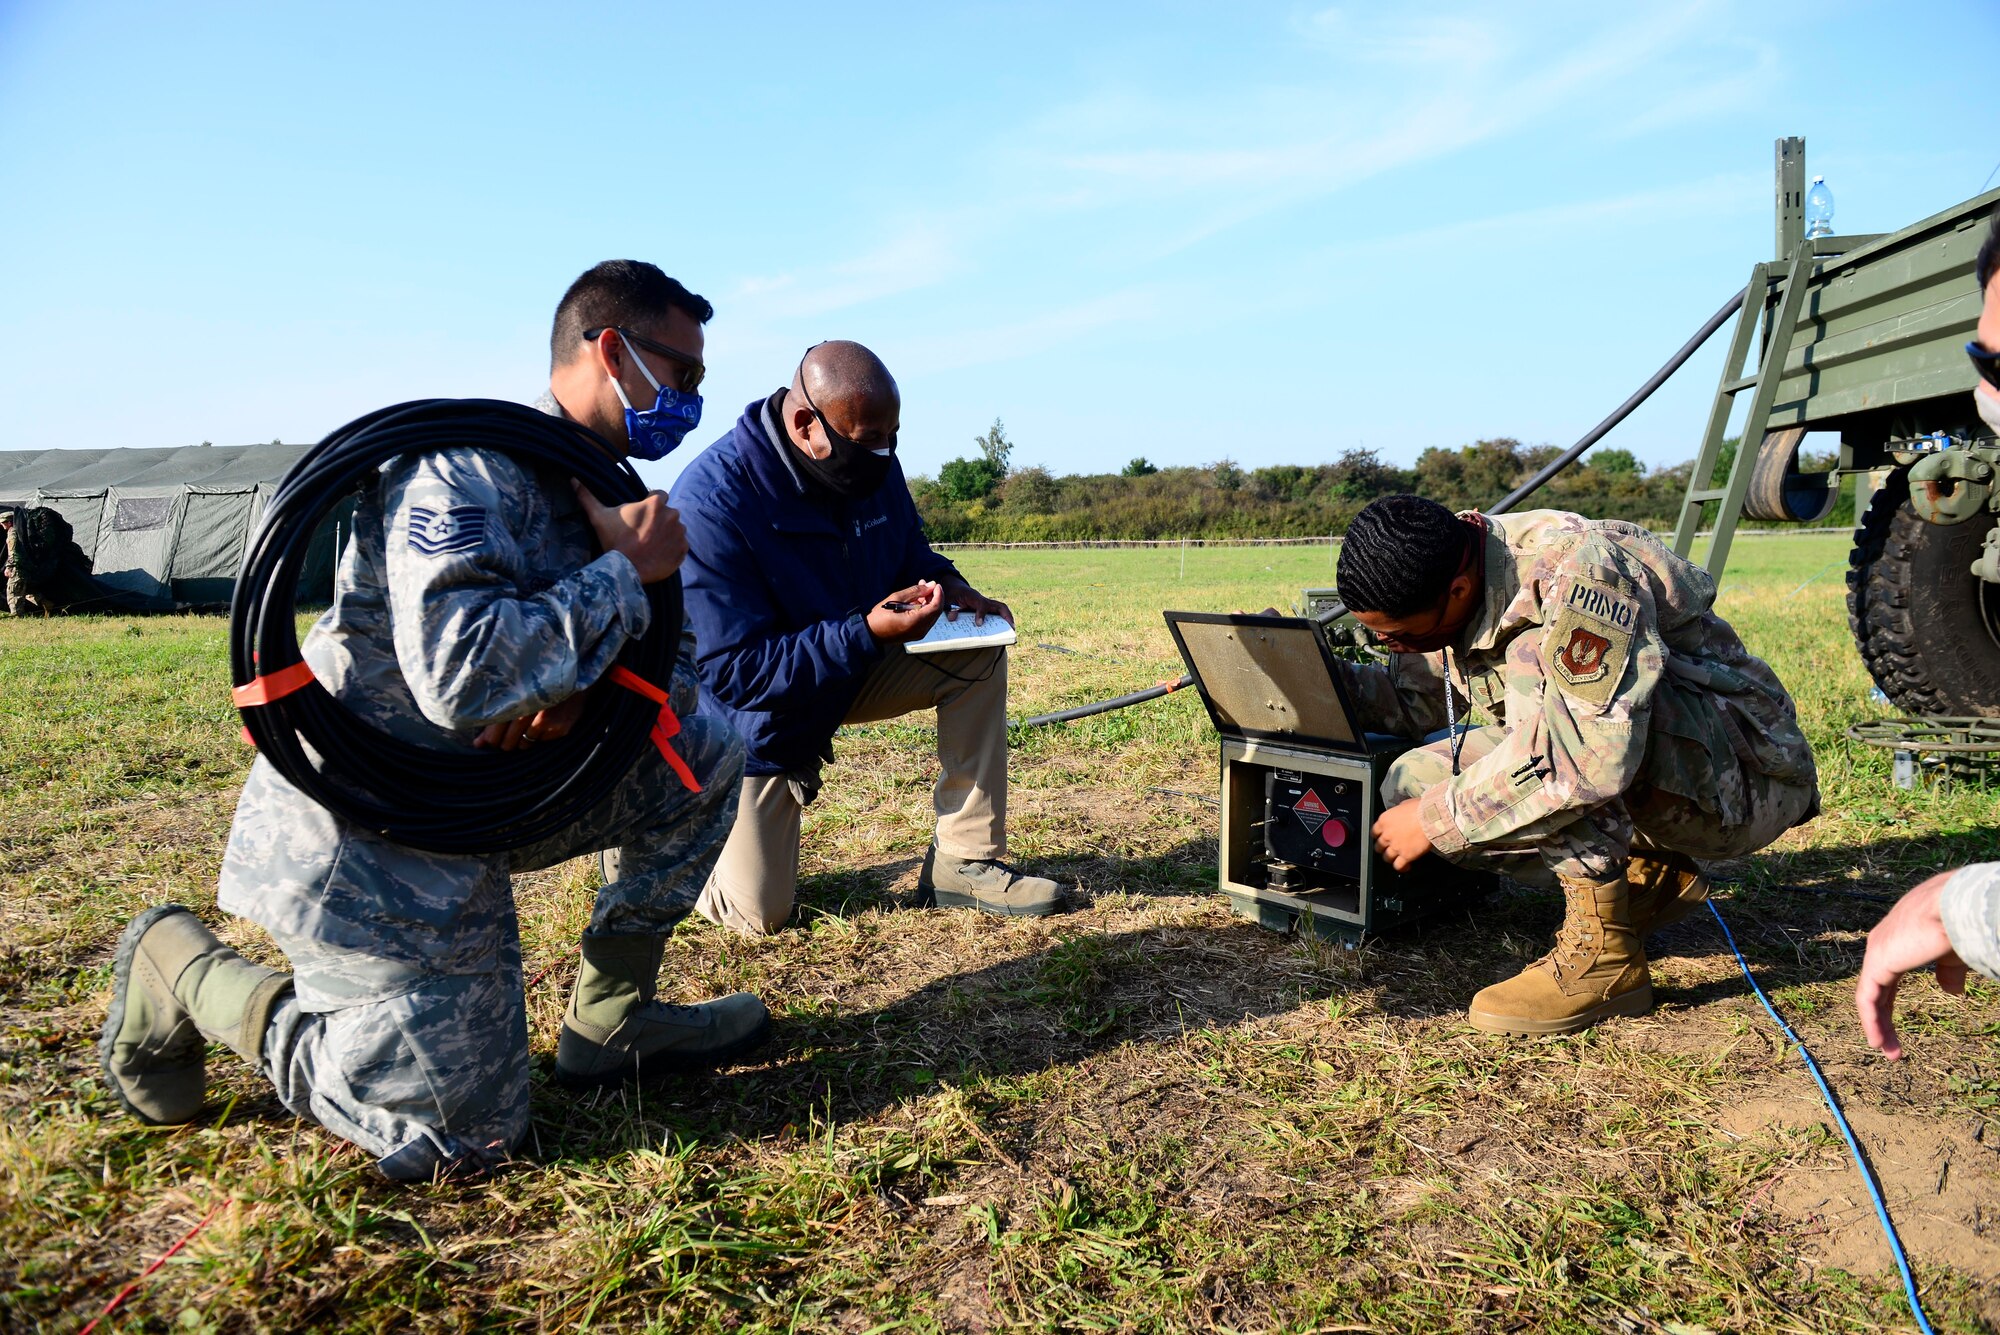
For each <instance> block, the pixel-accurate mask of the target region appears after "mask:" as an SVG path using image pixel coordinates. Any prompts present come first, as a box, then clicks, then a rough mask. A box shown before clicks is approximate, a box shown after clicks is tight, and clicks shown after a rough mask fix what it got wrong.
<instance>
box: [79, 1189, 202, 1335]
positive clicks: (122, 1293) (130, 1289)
mask: <svg viewBox="0 0 2000 1335" xmlns="http://www.w3.org/2000/svg"><path fill="white" fill-rule="evenodd" d="M227 1204H229V1200H228V1198H227V1197H224V1198H223V1199H222V1200H219V1201H217V1202H216V1203H215V1204H214V1205H211V1206H210V1207H209V1208H208V1213H207V1214H205V1215H203V1216H202V1217H201V1222H200V1223H198V1224H196V1225H195V1226H194V1227H193V1228H191V1229H189V1230H188V1231H187V1232H186V1233H184V1234H182V1235H181V1240H180V1241H179V1242H177V1243H175V1244H174V1245H173V1246H171V1247H169V1248H167V1250H166V1251H164V1252H162V1253H161V1254H160V1259H159V1260H157V1261H155V1262H153V1263H152V1264H151V1265H149V1266H147V1267H146V1268H145V1269H144V1270H142V1271H140V1272H139V1278H137V1279H135V1280H133V1281H132V1282H131V1283H130V1284H127V1285H126V1286H125V1287H124V1288H122V1289H120V1290H118V1296H117V1297H115V1298H113V1299H112V1300H111V1301H110V1302H108V1303H106V1304H105V1305H104V1310H103V1311H102V1312H99V1313H98V1314H97V1315H96V1316H94V1317H92V1318H91V1319H90V1324H89V1325H87V1326H85V1327H84V1328H83V1329H82V1330H81V1331H79V1332H78V1333H77V1335H90V1332H91V1331H93V1330H96V1329H97V1323H98V1322H100V1321H102V1320H104V1318H105V1317H108V1316H110V1315H111V1314H112V1313H113V1312H115V1311H117V1310H118V1307H119V1304H121V1303H123V1302H124V1301H125V1300H126V1299H127V1298H130V1297H131V1296H132V1295H133V1294H134V1293H135V1292H137V1291H138V1288H139V1286H140V1285H141V1284H144V1283H145V1282H146V1280H147V1279H148V1278H150V1277H151V1275H152V1273H153V1272H154V1271H155V1270H158V1269H159V1268H160V1267H161V1266H163V1265H165V1264H166V1263H167V1262H168V1261H169V1260H170V1259H172V1257H173V1254H174V1253H175V1252H177V1251H179V1250H180V1249H181V1248H183V1247H185V1246H187V1245H188V1244H189V1243H190V1242H193V1241H194V1235H195V1234H197V1233H199V1232H201V1231H202V1230H203V1229H205V1228H207V1227H208V1221H209V1220H211V1219H213V1218H215V1216H216V1215H217V1214H218V1213H219V1212H220V1211H221V1209H222V1207H223V1206H225V1205H227Z"/></svg>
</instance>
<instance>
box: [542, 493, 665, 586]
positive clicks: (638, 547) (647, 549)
mask: <svg viewBox="0 0 2000 1335" xmlns="http://www.w3.org/2000/svg"><path fill="white" fill-rule="evenodd" d="M569 485H570V488H571V489H572V490H573V491H575V492H576V499H577V503H578V504H580V505H581V506H583V513H584V517H585V518H587V519H589V520H590V526H591V528H593V529H595V530H596V531H597V541H598V544H599V545H600V546H602V547H603V548H604V550H605V551H607V552H623V553H624V554H625V557H626V559H627V560H629V561H631V563H632V565H633V566H634V568H636V569H637V570H638V572H639V582H640V583H641V584H657V583H659V582H660V581H661V580H663V579H666V578H667V577H668V576H669V575H672V574H673V573H674V572H675V571H676V570H679V569H680V568H681V561H682V560H683V559H684V558H685V557H686V556H687V550H688V539H687V529H686V528H684V527H683V526H682V524H681V512H680V511H678V510H676V509H674V507H672V506H671V505H668V504H667V493H665V492H664V491H656V492H653V493H651V494H650V495H648V496H647V497H646V498H645V499H644V500H642V501H632V502H630V503H629V504H626V505H606V504H605V503H604V502H602V501H600V500H598V499H597V497H596V496H594V495H592V494H591V491H590V488H588V487H586V486H584V485H583V483H581V482H579V481H577V480H576V479H575V478H571V479H570V480H569Z"/></svg>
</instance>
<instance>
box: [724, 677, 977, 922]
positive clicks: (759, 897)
mask: <svg viewBox="0 0 2000 1335" xmlns="http://www.w3.org/2000/svg"><path fill="white" fill-rule="evenodd" d="M947 674H950V675H947ZM933 707H935V708H936V709H937V712H938V723H937V737H938V764H939V766H940V773H939V774H938V780H937V786H936V787H935V788H934V789H933V790H932V792H931V805H932V806H933V807H934V808H935V809H936V811H937V846H938V851H939V852H940V853H943V854H945V855H947V856H949V857H955V858H966V859H979V858H997V857H1002V856H1004V855H1005V854H1006V852H1007V651H1006V650H1005V649H974V650H968V651H966V652H963V653H948V654H908V653H904V652H903V650H902V649H901V648H894V649H891V650H890V651H889V653H888V655H887V656H886V657H885V658H883V660H882V661H881V662H880V663H878V664H876V665H875V670H874V671H872V672H870V673H869V674H868V680H867V681H866V683H864V684H863V685H862V687H861V694H860V695H859V696H857V697H855V700H854V705H853V707H852V708H851V709H849V710H848V711H847V718H846V720H845V721H846V722H848V723H878V722H880V721H882V720H883V719H892V718H896V717H898V716H900V715H903V714H908V713H910V712H912V711H913V710H918V709H930V708H933ZM818 788H819V773H818V770H817V769H814V770H811V771H807V772H803V773H794V774H748V775H745V776H744V778H743V793H742V797H741V798H740V799H739V802H738V805H737V808H736V824H735V825H734V826H733V827H732V828H731V829H730V831H729V841H728V842H727V843H725V844H724V845H723V847H722V857H721V859H720V860H719V861H718V862H717V863H716V864H715V871H714V873H713V874H712V875H711V876H710V877H709V878H708V884H707V886H706V887H705V888H704V889H703V890H702V892H701V898H700V900H699V901H697V902H696V904H695V912H697V913H699V914H701V916H702V917H704V918H707V919H708V920H709V921H710V922H719V923H723V924H726V925H727V926H730V927H733V928H735V929H736V930H737V931H739V932H742V933H744V934H746V935H750V936H759V935H763V934H765V933H768V932H775V931H777V930H778V929H779V928H780V927H782V926H784V925H785V920H786V919H788V918H790V917H791V916H792V903H793V900H794V898H795V897H796V895H797V893H798V882H799V815H800V813H801V812H802V811H803V810H804V807H805V804H806V803H807V802H809V801H811V800H812V797H813V795H814V794H815V793H817V792H818Z"/></svg>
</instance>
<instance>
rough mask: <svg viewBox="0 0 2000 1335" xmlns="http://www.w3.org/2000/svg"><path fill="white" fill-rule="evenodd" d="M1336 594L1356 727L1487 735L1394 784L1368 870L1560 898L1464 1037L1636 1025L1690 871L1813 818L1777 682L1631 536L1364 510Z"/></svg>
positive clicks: (1441, 510)
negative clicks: (1540, 944) (1466, 719)
mask: <svg viewBox="0 0 2000 1335" xmlns="http://www.w3.org/2000/svg"><path fill="white" fill-rule="evenodd" d="M1337 579H1338V581H1339V586H1340V597H1341V601H1342V602H1344V603H1346V604H1347V606H1348V608H1349V609H1350V610H1352V611H1353V612H1354V614H1355V617H1356V619H1357V620H1359V621H1360V622H1361V623H1362V625H1364V626H1366V627H1368V629H1369V630H1371V631H1372V632H1374V633H1375V635H1376V637H1377V639H1378V640H1380V642H1381V643H1382V644H1383V646H1384V647H1385V648H1387V649H1389V650H1390V651H1391V654H1390V658H1389V662H1388V664H1387V666H1373V665H1343V671H1344V672H1345V673H1346V674H1347V679H1348V683H1349V686H1350V689H1351V691H1352V693H1353V695H1354V697H1355V699H1356V700H1358V701H1359V702H1360V709H1361V712H1362V713H1363V714H1364V715H1365V716H1366V718H1367V722H1368V725H1369V726H1370V727H1372V728H1375V729H1378V730H1380V731H1384V732H1391V733H1395V734H1397V735H1399V736H1404V737H1424V736H1428V735H1429V734H1431V733H1433V732H1435V731H1436V730H1438V729H1441V728H1446V727H1449V726H1451V724H1452V723H1453V722H1455V720H1456V718H1457V717H1458V716H1459V715H1460V714H1462V713H1463V712H1464V711H1465V710H1466V708H1467V706H1468V705H1476V706H1477V707H1478V708H1479V709H1480V710H1481V711H1483V712H1484V713H1485V715H1486V716H1487V717H1488V718H1491V719H1492V720H1494V723H1493V724H1492V725H1491V726H1487V727H1480V728H1473V729H1470V730H1463V729H1461V730H1456V731H1455V732H1454V735H1452V736H1450V737H1448V738H1446V739H1445V740H1443V741H1440V742H1436V743H1433V744H1431V745H1428V746H1425V747H1421V748H1419V749H1417V750H1414V751H1410V752H1408V753H1407V754H1405V755H1403V756H1402V757H1400V758H1399V759H1398V760H1397V761H1396V763H1395V764H1394V765H1393V766H1392V767H1391V769H1390V771H1389V775H1388V778H1387V780H1386V781H1385V783H1384V792H1383V804H1384V807H1385V810H1384V812H1383V814H1382V816H1381V818H1380V819H1379V820H1378V821H1377V822H1376V825H1375V832H1374V833H1375V842H1376V845H1377V847H1378V848H1379V849H1380V850H1381V852H1382V853H1383V855H1384V856H1385V857H1386V858H1388V859H1389V860H1390V861H1391V862H1392V863H1393V864H1394V865H1395V866H1396V867H1397V868H1398V869H1399V870H1400V869H1403V868H1406V867H1408V866H1410V865H1411V864H1413V863H1415V862H1416V861H1417V860H1418V859H1420V858H1422V857H1423V856H1424V855H1425V854H1426V853H1430V852H1433V851H1435V852H1437V853H1438V854H1439V855H1441V856H1443V857H1444V858H1446V859H1448V860H1449V861H1451V862H1454V863H1457V864H1460V865H1464V866H1477V867H1483V868H1486V869H1490V870H1494V871H1498V872H1500V873H1502V874H1504V875H1507V876H1510V877H1513V878H1515V879H1517V880H1522V881H1528V882H1532V883H1541V884H1546V883H1548V882H1549V881H1550V880H1551V879H1553V880H1555V881H1557V882H1559V883H1560V884H1561V886H1562V888H1563V891H1564V894H1565V897H1566V901H1567V907H1566V909H1565V913H1564V918H1563V926H1562V931H1561V933H1560V935H1558V937H1557V938H1556V946H1555V949H1554V950H1553V951H1551V952H1550V953H1549V954H1548V955H1545V956H1544V957H1543V958H1541V959H1540V960H1537V961H1536V962H1535V963H1534V964H1532V965H1530V966H1529V967H1528V968H1527V969H1525V970H1523V971H1522V973H1521V974H1520V975H1519V976H1517V977H1515V978H1511V979H1508V980H1507V981H1505V982H1501V983H1496V984H1495V985H1493V986H1492V987H1489V988H1487V989H1485V990H1484V991H1482V992H1480V993H1479V995H1478V996H1476V997H1474V998H1473V1001H1472V1006H1471V1009H1470V1012H1469V1014H1468V1018H1469V1019H1470V1020H1471V1022H1472V1023H1473V1025H1475V1026H1477V1027H1478V1028H1481V1029H1487V1030H1492V1031H1495V1032H1500V1033H1515V1034H1555V1033H1568V1032H1571V1031H1573V1030H1577V1029H1583V1028H1587V1027H1589V1026H1590V1025H1592V1024H1595V1023H1596V1022H1597V1021H1598V1020H1600V1019H1602V1018H1604V1017H1605V1016H1609V1015H1640V1014H1644V1013H1645V1012H1646V1011H1647V1010H1649V1009H1651V1007H1652V997H1653V991H1652V981H1651V977H1650V975H1649V973H1648V971H1647V967H1646V956H1645V951H1644V949H1643V947H1642V944H1641V943H1642V942H1643V941H1644V940H1645V938H1646V936H1647V934H1648V933H1650V932H1652V931H1653V930H1654V929H1656V928H1659V927H1664V926H1666V925H1668V924H1669V923H1672V922H1677V921H1679V920H1680V919H1681V918H1682V917H1684V916H1686V915H1687V913H1689V912H1690V911H1691V910H1692V909H1694V908H1695V907H1696V906H1698V905H1699V904H1700V903H1701V902H1702V901H1703V900H1705V899H1706V898H1707V896H1708V882H1707V881H1706V879H1705V878H1704V877H1703V875H1702V872H1701V868H1700V867H1699V865H1697V863H1696V862H1695V859H1696V858H1726V857H1741V856H1743V855H1744V854H1747V853H1752V852H1755V851H1756V850H1757V849H1760V848H1763V847H1765V846H1766V845H1768V844H1770V843H1771V842H1772V841H1773V840H1775V839H1776V838H1777V837H1778V836H1779V835H1781V834H1783V833H1784V832H1785V831H1786V830H1788V829H1790V828H1792V827H1793V826H1795V825H1800V824H1803V823H1804V822H1806V821H1808V820H1810V819H1812V817H1813V816H1815V815H1817V814H1818V812H1819V781H1818V777H1817V774H1816V772H1815V770H1814V767H1813V757H1812V751H1811V748H1810V747H1808V746H1807V744H1806V739H1805V734H1804V733H1803V732H1802V731H1801V730H1800V728H1799V723H1798V718H1797V715H1796V713H1795V712H1794V710H1793V707H1792V701H1791V697H1790V696H1788V695H1787V694H1786V693H1785V688H1784V686H1783V685H1782V684H1781V683H1780V682H1779V681H1778V677H1777V674H1776V673H1774V672H1773V671H1772V670H1771V669H1770V667H1769V666H1768V665H1767V664H1765V663H1764V662H1763V660H1761V659H1759V658H1756V657H1754V656H1752V655H1751V654H1750V652H1749V651H1748V650H1746V649H1745V648H1744V647H1743V642H1742V641H1741V640H1740V639H1738V638H1737V635H1736V632H1735V631H1734V630H1732V629H1731V628H1730V626H1729V624H1728V623H1727V622H1725V621H1724V620H1722V618H1720V617H1718V616H1717V615H1715V613H1714V611H1713V610H1712V608H1713V604H1714V602H1715V582H1714V580H1712V579H1711V578H1710V577H1709V575H1708V572H1707V571H1705V570H1703V569H1701V567H1699V566H1697V565H1694V564H1692V563H1691V562H1689V561H1686V560H1683V559H1682V558H1680V557H1678V556H1675V555H1674V554H1673V553H1672V552H1671V551H1669V550H1668V549H1667V548H1666V546H1665V545H1664V544H1662V543H1661V542H1660V540H1659V539H1658V538H1656V537H1654V536H1653V535H1652V534H1651V533H1649V532H1647V531H1646V530H1645V529H1643V528H1640V527H1639V526H1637V525H1636V524H1628V523H1623V522H1621V521H1617V520H1591V519H1585V518H1583V517H1582V516H1581V515H1574V514H1569V513H1566V512H1563V511H1558V510H1536V511H1530V512H1526V513H1522V514H1510V515H1498V516H1486V515H1482V514H1479V513H1477V512H1468V513H1465V514H1462V515H1454V514H1453V513H1452V512H1451V511H1450V510H1447V509H1446V508H1445V507H1444V506H1442V505H1439V504H1437V503H1436V502H1434V501H1429V500H1424V499H1423V498H1421V497H1417V496H1385V497H1383V498H1381V499H1380V500H1377V501H1374V502H1371V503H1370V504H1369V505H1368V506H1367V508H1366V509H1364V510H1363V511H1362V512H1361V513H1360V514H1359V515H1358V516H1356V517H1355V520H1354V524H1353V527H1351V528H1350V529H1349V530H1348V533H1347V537H1346V539H1345V542H1344V545H1343V547H1342V549H1341V557H1340V567H1339V571H1338V574H1337ZM1447 680H1449V682H1450V684H1451V686H1450V694H1449V696H1447V687H1446V682H1447Z"/></svg>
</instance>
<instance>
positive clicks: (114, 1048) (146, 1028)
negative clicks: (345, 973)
mask: <svg viewBox="0 0 2000 1335" xmlns="http://www.w3.org/2000/svg"><path fill="white" fill-rule="evenodd" d="M291 990H292V976H291V975H290V974H288V973H279V972H278V971H277V970H276V969H266V968H264V967H263V966H262V965H258V964H252V963H251V962H250V961H249V960H246V959H244V958H243V957H242V956H241V955H239V954H237V953H236V952H235V951H233V950H231V949H230V948H229V947H228V946H225V945H223V944H222V942H220V941H218V940H216V939H215V937H214V936H213V935H211V934H210V932H209V930H208V929H207V928H206V927H203V926H202V925H201V919H199V918H197V917H195V916H194V914H193V913H192V912H190V911H189V910H187V909H184V908H182V907H181V906H180V905H178V904H167V905H163V906H161V907H159V908H153V909H147V910H146V911H145V912H144V913H141V914H140V915H139V916H138V917H136V918H134V919H133V920H132V922H131V925H130V926H128V927H127V928H126V929H125V935H124V936H122V937H120V938H119V941H118V956H117V963H116V965H115V967H114V972H113V974H112V979H111V1010H110V1013H109V1014H108V1015H106V1016H105V1018H104V1037H103V1038H102V1039H101V1040H100V1041H99V1043H98V1054H99V1057H100V1059H101V1060H102V1062H103V1065H104V1078H105V1081H106V1083H107V1085H108V1086H109V1087H110V1090H111V1093H112V1095H113V1096H114V1097H115V1098H116V1099H117V1100H118V1102H120V1103H121V1104H123V1105H124V1106H125V1111H127V1112H129V1113H131V1114H132V1115H133V1116H134V1117H136V1118H138V1119H139V1120H140V1121H142V1122H153V1123H157V1124H161V1125H168V1126H172V1125H178V1124H179V1123H182V1122H187V1121H191V1120H193V1118H194V1115H195V1114H196V1113H198V1112H200V1111H201V1099H202V1093H203V1088H204V1085H205V1078H204V1072H203V1070H202V1062H203V1057H204V1056H205V1052H204V1048H203V1040H204V1039H208V1040H211V1041H213V1042H217V1043H225V1044H227V1045H228V1046H229V1047H231V1048H233V1049H234V1050H235V1051H236V1052H237V1053H238V1054H239V1055H241V1056H242V1057H243V1059H244V1060H245V1061H248V1062H249V1063H250V1064H251V1065H253V1066H259V1067H261V1066H262V1063H263V1057H264V1030H265V1028H266V1027H267V1026H268V1025H269V1024H270V1020H271V1011H272V1009H273V1008H275V1007H276V1006H277V1004H278V1003H279V1002H280V1001H281V1000H283V999H284V998H285V996H286V995H287V994H288V993H290V992H291Z"/></svg>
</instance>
